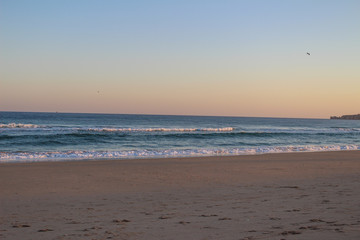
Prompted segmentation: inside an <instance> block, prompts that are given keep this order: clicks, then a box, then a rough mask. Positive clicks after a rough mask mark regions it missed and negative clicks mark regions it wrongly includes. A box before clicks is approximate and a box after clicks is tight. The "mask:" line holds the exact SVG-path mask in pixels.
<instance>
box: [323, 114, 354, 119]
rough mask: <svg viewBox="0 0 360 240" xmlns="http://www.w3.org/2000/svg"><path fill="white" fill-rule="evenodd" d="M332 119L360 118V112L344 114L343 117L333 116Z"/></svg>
mask: <svg viewBox="0 0 360 240" xmlns="http://www.w3.org/2000/svg"><path fill="white" fill-rule="evenodd" d="M330 119H345V120H360V114H355V115H343V116H341V117H337V116H331V117H330Z"/></svg>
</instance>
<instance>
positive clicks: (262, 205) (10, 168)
mask: <svg viewBox="0 0 360 240" xmlns="http://www.w3.org/2000/svg"><path fill="white" fill-rule="evenodd" d="M359 199H360V151H343V152H315V153H282V154H264V155H253V156H234V157H201V158H170V159H142V160H103V161H73V162H41V163H13V164H8V163H6V164H0V201H1V207H0V238H2V239H59V240H60V239H150V240H151V239H179V240H180V239H199V240H200V239H204V240H205V239H234V240H235V239H237V240H240V239H243V240H245V239H248V240H250V239H278V240H280V239H327V240H331V239H334V240H335V239H336V240H338V239H346V240H351V239H354V240H355V239H360V203H359Z"/></svg>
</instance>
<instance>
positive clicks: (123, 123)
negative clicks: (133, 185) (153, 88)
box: [0, 112, 360, 163]
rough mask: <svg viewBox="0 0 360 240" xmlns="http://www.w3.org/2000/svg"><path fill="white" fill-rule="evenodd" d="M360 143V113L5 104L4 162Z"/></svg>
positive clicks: (354, 146)
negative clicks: (275, 114)
mask: <svg viewBox="0 0 360 240" xmlns="http://www.w3.org/2000/svg"><path fill="white" fill-rule="evenodd" d="M336 150H360V121H356V120H330V119H295V118H252V117H208V116H166V115H128V114H83V113H30V112H0V163H6V162H38V161H67V160H94V159H104V160H105V159H134V158H159V157H191V156H229V155H250V154H264V153H282V152H314V151H336Z"/></svg>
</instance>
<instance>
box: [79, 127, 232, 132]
mask: <svg viewBox="0 0 360 240" xmlns="http://www.w3.org/2000/svg"><path fill="white" fill-rule="evenodd" d="M79 130H87V131H96V132H231V131H234V128H232V127H224V128H87V129H79Z"/></svg>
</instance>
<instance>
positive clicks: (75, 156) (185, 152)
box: [0, 145, 360, 163]
mask: <svg viewBox="0 0 360 240" xmlns="http://www.w3.org/2000/svg"><path fill="white" fill-rule="evenodd" d="M344 150H360V145H326V146H316V145H312V146H273V147H251V148H231V149H180V150H154V151H151V150H133V151H56V152H0V163H6V162H42V161H69V160H103V159H134V158H169V157H194V156H234V155H258V154H266V153H289V152H319V151H344Z"/></svg>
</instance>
